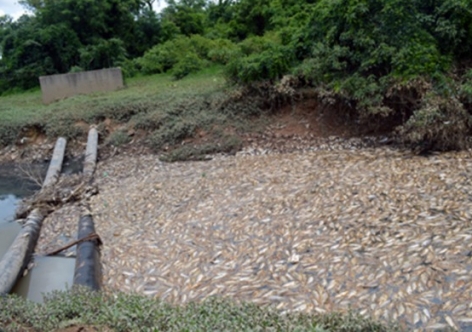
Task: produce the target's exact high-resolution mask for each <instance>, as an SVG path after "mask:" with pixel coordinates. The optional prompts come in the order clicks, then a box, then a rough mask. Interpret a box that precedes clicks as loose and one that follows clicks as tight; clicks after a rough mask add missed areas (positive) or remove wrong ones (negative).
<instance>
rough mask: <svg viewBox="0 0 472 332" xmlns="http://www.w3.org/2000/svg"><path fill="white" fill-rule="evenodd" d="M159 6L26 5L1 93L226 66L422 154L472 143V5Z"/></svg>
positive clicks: (242, 79) (331, 0)
mask: <svg viewBox="0 0 472 332" xmlns="http://www.w3.org/2000/svg"><path fill="white" fill-rule="evenodd" d="M152 2H153V1H141V0H101V1H88V0H23V1H22V3H24V4H25V5H26V6H28V7H29V8H31V9H32V11H33V13H34V15H33V16H23V17H21V18H20V19H19V20H17V21H12V20H11V18H9V17H2V18H0V47H1V48H0V51H1V54H2V58H1V60H0V93H1V92H5V91H8V90H11V89H14V88H21V89H26V88H30V87H34V86H36V85H37V77H38V76H39V75H44V74H53V73H65V72H68V71H74V70H86V69H96V68H102V67H110V66H121V67H122V68H123V69H124V71H125V73H126V74H127V75H135V74H138V73H141V74H153V73H161V72H167V71H171V72H172V73H173V75H174V77H175V78H176V79H179V78H182V77H184V76H185V75H187V74H189V73H191V72H195V71H198V70H201V69H202V68H204V67H207V66H209V65H211V64H212V63H218V64H223V65H225V66H226V76H227V78H228V80H229V81H230V82H233V83H236V84H243V85H253V84H255V83H256V82H262V81H264V82H265V83H267V82H270V83H271V84H273V85H274V86H276V84H277V83H278V82H279V81H280V80H281V79H282V78H283V77H284V76H285V82H291V84H292V86H291V87H290V88H291V89H297V88H301V87H303V88H310V89H313V91H315V95H316V97H317V98H318V99H319V100H320V102H321V103H324V104H325V105H328V106H329V107H336V108H338V109H339V108H340V109H345V110H346V112H350V113H352V112H354V113H356V114H357V115H358V116H359V118H360V119H361V120H363V119H364V120H365V119H367V120H368V121H369V122H370V123H372V122H375V121H377V122H386V121H387V122H389V123H390V124H391V127H392V128H393V127H395V126H398V128H397V129H398V130H397V133H398V134H400V135H399V137H401V138H402V139H403V140H404V141H405V142H408V143H413V144H414V145H417V146H418V147H420V149H426V150H427V149H430V148H437V149H444V150H445V149H454V148H461V147H463V146H464V144H465V138H466V136H467V135H468V134H469V131H470V126H471V118H470V112H471V111H472V108H471V105H472V104H471V103H472V61H471V60H472V58H471V55H470V54H472V53H471V52H472V9H471V8H472V0H216V1H215V0H213V1H210V0H167V1H166V3H167V7H166V8H165V9H164V10H163V11H162V13H160V14H156V13H155V12H154V11H152ZM287 77H290V79H287Z"/></svg>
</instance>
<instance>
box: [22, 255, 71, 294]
mask: <svg viewBox="0 0 472 332" xmlns="http://www.w3.org/2000/svg"><path fill="white" fill-rule="evenodd" d="M74 269H75V259H74V258H65V257H40V256H39V257H35V258H34V268H33V269H32V270H31V271H29V272H28V274H27V275H26V276H24V277H23V278H21V279H20V281H19V282H18V283H17V284H16V286H15V288H14V289H13V293H15V294H18V295H20V296H22V297H25V298H27V299H28V300H30V301H33V302H37V303H42V302H43V300H44V295H45V294H48V293H50V292H53V291H64V290H67V289H70V288H71V287H72V284H73V281H74Z"/></svg>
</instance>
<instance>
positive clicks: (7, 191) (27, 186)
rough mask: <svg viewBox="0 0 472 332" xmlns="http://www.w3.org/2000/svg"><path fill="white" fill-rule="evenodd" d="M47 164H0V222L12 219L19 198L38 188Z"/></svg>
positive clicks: (30, 193)
mask: <svg viewBox="0 0 472 332" xmlns="http://www.w3.org/2000/svg"><path fill="white" fill-rule="evenodd" d="M46 170H47V164H36V165H17V164H4V165H0V224H2V223H6V222H10V221H13V219H14V218H15V211H16V208H17V206H18V204H19V203H20V201H21V199H23V198H25V197H27V196H30V195H32V194H33V193H34V192H35V191H37V190H39V188H40V185H39V183H41V179H42V178H43V177H44V175H45V174H46Z"/></svg>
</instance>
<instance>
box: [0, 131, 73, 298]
mask: <svg viewBox="0 0 472 332" xmlns="http://www.w3.org/2000/svg"><path fill="white" fill-rule="evenodd" d="M65 149H66V140H65V139H64V138H62V137H61V138H59V139H58V140H57V142H56V146H55V148H54V153H53V157H52V160H51V162H50V164H49V168H48V172H47V175H46V178H45V180H44V182H43V188H46V187H48V186H51V185H53V184H54V183H55V182H56V181H57V179H58V178H59V175H60V173H61V168H62V162H63V159H64V153H65ZM45 217H46V214H45V213H44V212H43V211H41V210H40V209H34V210H33V211H31V212H30V214H29V215H28V217H27V218H26V222H25V223H24V224H23V227H22V229H21V231H20V233H19V234H18V235H17V237H16V238H15V241H14V242H13V244H12V245H11V246H10V248H9V249H8V251H7V253H6V254H5V255H4V256H3V257H2V260H1V261H0V296H4V295H6V294H8V293H9V292H11V290H12V289H13V287H14V286H15V284H16V282H17V281H18V279H19V278H20V277H21V276H22V275H23V273H24V271H25V268H26V267H27V266H28V264H29V262H30V260H31V256H32V254H33V252H34V248H35V247H36V243H37V242H38V238H39V233H40V231H41V226H42V224H43V220H44V218H45Z"/></svg>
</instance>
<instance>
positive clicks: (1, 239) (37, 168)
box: [0, 159, 82, 303]
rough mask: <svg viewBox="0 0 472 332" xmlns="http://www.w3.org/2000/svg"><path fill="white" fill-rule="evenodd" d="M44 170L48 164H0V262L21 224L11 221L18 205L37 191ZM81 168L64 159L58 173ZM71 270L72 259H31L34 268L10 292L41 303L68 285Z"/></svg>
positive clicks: (72, 171)
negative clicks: (49, 294)
mask: <svg viewBox="0 0 472 332" xmlns="http://www.w3.org/2000/svg"><path fill="white" fill-rule="evenodd" d="M47 167H48V163H40V164H33V165H19V164H3V165H0V259H1V258H2V257H3V255H4V254H5V253H6V252H7V250H8V248H9V247H10V246H11V244H12V243H13V241H14V240H15V238H16V236H17V235H18V233H19V232H20V229H21V225H20V224H18V223H17V222H15V221H14V219H15V213H16V209H17V207H18V204H20V202H21V200H22V199H23V198H25V197H28V196H30V195H32V194H34V193H35V192H37V191H38V190H39V189H40V183H42V180H43V179H44V177H45V176H46V172H47ZM81 169H82V160H80V159H75V160H74V159H69V160H67V159H66V160H65V161H64V166H63V171H62V173H64V174H74V173H78V172H80V171H81ZM74 268H75V259H74V258H64V257H35V258H34V268H33V269H32V270H31V271H29V273H28V274H27V275H26V276H25V277H23V278H21V279H20V280H19V282H18V283H17V284H16V286H15V288H14V290H13V292H14V293H16V294H19V295H21V296H23V297H26V298H28V299H29V300H31V301H34V302H39V303H41V302H42V301H43V294H45V293H49V292H51V291H56V290H66V289H68V288H70V287H71V286H72V284H73V278H74Z"/></svg>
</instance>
